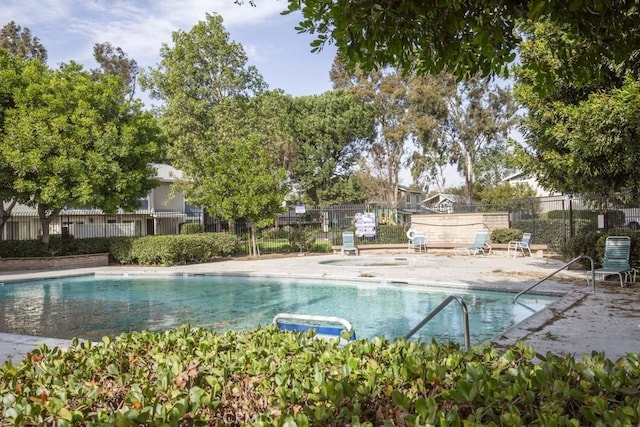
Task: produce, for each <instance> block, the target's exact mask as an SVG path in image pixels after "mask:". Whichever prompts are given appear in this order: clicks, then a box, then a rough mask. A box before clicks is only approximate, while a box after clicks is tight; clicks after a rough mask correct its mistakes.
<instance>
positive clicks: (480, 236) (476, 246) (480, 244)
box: [454, 229, 491, 255]
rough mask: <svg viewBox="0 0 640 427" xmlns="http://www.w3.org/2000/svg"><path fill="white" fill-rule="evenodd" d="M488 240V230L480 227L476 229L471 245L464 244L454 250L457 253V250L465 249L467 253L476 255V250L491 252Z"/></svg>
mask: <svg viewBox="0 0 640 427" xmlns="http://www.w3.org/2000/svg"><path fill="white" fill-rule="evenodd" d="M488 240H489V230H486V229H482V230H478V231H477V233H476V239H475V240H474V242H473V244H471V246H466V247H464V248H455V249H454V252H455V253H456V254H457V253H458V252H462V251H465V252H466V253H467V255H476V254H477V253H478V252H482V254H486V253H489V254H490V253H491V246H490V245H489V243H487V241H488Z"/></svg>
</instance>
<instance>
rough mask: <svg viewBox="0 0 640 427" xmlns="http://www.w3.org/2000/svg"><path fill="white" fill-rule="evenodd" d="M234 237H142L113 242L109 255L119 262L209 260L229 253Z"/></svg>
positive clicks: (160, 263) (144, 262)
mask: <svg viewBox="0 0 640 427" xmlns="http://www.w3.org/2000/svg"><path fill="white" fill-rule="evenodd" d="M237 244H238V238H237V237H236V236H234V235H232V234H229V233H198V234H185V235H166V236H143V237H133V238H128V239H124V240H119V241H116V242H114V243H113V244H112V246H111V250H110V254H111V256H112V257H113V259H114V261H117V262H119V263H121V264H142V265H165V266H167V265H179V264H192V263H201V262H208V261H211V260H212V259H213V258H214V257H216V256H229V255H231V254H233V253H234V252H235V250H236V246H237Z"/></svg>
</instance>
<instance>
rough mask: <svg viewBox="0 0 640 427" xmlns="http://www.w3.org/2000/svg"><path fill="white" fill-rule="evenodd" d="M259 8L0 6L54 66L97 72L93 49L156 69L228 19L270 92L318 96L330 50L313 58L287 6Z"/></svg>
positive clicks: (201, 0) (45, 2)
mask: <svg viewBox="0 0 640 427" xmlns="http://www.w3.org/2000/svg"><path fill="white" fill-rule="evenodd" d="M256 3H257V6H256V7H252V6H250V5H249V2H248V1H246V0H245V4H243V5H237V4H235V3H234V1H233V0H155V1H154V0H111V1H108V0H39V1H36V0H0V16H2V17H4V18H5V22H4V23H3V22H0V25H4V24H5V23H8V22H9V21H11V20H13V21H15V22H16V23H17V24H18V25H20V26H22V27H23V28H24V27H27V28H29V29H30V30H31V32H32V34H33V35H34V36H36V37H38V38H39V39H40V40H41V42H42V44H43V45H44V46H45V48H46V49H47V52H48V55H49V65H50V66H53V67H55V66H57V65H58V64H59V63H61V62H65V63H68V62H70V61H75V62H78V63H80V64H83V65H84V66H85V68H94V67H96V66H97V64H96V63H95V61H94V59H93V46H94V45H95V44H96V43H104V42H109V43H111V44H112V45H113V46H115V47H120V48H122V50H123V51H124V52H126V53H127V55H128V56H129V57H130V58H132V59H135V60H136V62H138V64H139V65H140V66H141V67H142V68H146V67H149V66H155V65H156V64H157V63H158V62H159V61H160V57H159V52H160V48H161V46H162V44H163V43H166V44H169V45H171V35H172V33H173V32H174V31H176V30H183V31H189V30H190V29H191V28H192V27H193V26H194V25H195V24H196V23H197V22H198V21H202V20H204V19H205V15H206V14H207V13H218V14H220V15H221V16H222V17H223V20H224V27H225V29H226V30H227V31H228V32H229V33H230V39H231V40H233V41H236V42H239V43H242V45H243V47H244V49H245V52H246V54H247V56H248V58H249V62H250V63H251V64H252V65H256V66H257V67H258V69H259V71H260V72H261V73H262V74H263V76H264V77H265V79H266V80H267V82H268V83H269V85H270V86H271V87H272V88H276V87H279V88H282V89H284V90H285V91H288V92H289V93H292V94H295V95H298V94H310V93H321V92H324V91H325V90H327V89H329V84H328V83H327V76H328V72H329V68H330V65H331V61H332V59H333V52H334V50H333V49H328V50H327V52H324V53H322V54H320V55H316V54H311V53H310V47H309V42H310V37H309V36H306V37H305V36H303V35H298V34H296V31H295V30H294V26H295V24H296V23H297V19H296V16H281V15H280V13H281V11H283V10H284V9H286V7H287V1H286V0H257V2H256Z"/></svg>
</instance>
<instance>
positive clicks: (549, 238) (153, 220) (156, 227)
mask: <svg viewBox="0 0 640 427" xmlns="http://www.w3.org/2000/svg"><path fill="white" fill-rule="evenodd" d="M428 212H432V213H433V210H426V209H425V211H424V212H421V213H422V214H426V213H428ZM448 212H450V213H466V212H468V213H477V212H508V214H509V224H510V228H518V229H520V230H521V231H523V232H531V233H532V242H533V243H543V244H547V245H550V246H551V247H552V248H554V249H560V248H561V247H562V245H563V244H565V243H566V242H567V241H568V240H569V239H570V238H571V237H572V236H575V235H579V234H582V233H588V232H592V231H596V230H603V231H606V230H616V229H625V230H638V229H640V205H638V204H637V203H621V202H617V201H615V200H610V199H593V198H591V199H586V198H581V197H567V196H553V197H544V198H531V199H522V200H515V201H511V202H509V203H506V204H487V203H481V204H457V205H453V206H452V207H451V208H450V209H449V210H448ZM363 214H365V215H363ZM367 221H373V227H375V229H376V232H375V233H374V234H370V233H369V232H368V231H367V228H366V227H368V226H370V225H371V224H367ZM410 223H411V214H410V213H406V212H405V213H402V212H401V213H400V214H398V213H397V212H394V211H391V210H389V209H383V208H379V207H376V206H372V205H365V204H361V205H341V206H329V207H309V206H304V207H302V206H297V207H295V208H291V209H289V210H288V211H287V212H285V213H283V214H280V215H277V216H276V217H275V218H274V221H273V225H272V226H269V227H266V228H262V229H258V230H256V236H257V240H258V244H259V248H260V251H261V253H273V252H296V251H307V250H314V245H316V248H315V249H320V250H321V248H322V247H324V248H325V249H326V248H327V247H330V246H331V245H336V244H340V243H341V233H342V231H344V230H355V232H356V236H357V237H358V238H359V239H360V243H361V244H366V243H405V242H406V236H405V232H406V230H407V229H408V228H409V226H410ZM187 224H198V225H199V226H201V230H203V231H207V232H222V231H227V232H228V231H230V230H233V231H234V232H235V233H236V234H237V235H238V236H239V237H240V239H241V241H242V242H244V245H245V246H244V250H245V252H247V253H249V252H250V247H251V244H252V242H251V241H250V236H251V233H250V231H251V230H250V228H249V227H250V224H248V223H247V222H245V221H238V222H236V223H235V224H233V226H230V225H229V223H228V222H226V221H221V220H218V219H215V218H210V217H208V216H207V215H206V214H200V215H190V214H188V213H181V212H153V213H149V212H138V213H130V214H117V215H107V214H104V213H102V212H101V211H91V210H76V211H73V212H66V213H63V214H62V215H60V216H58V217H56V218H55V219H54V220H53V221H52V222H51V223H50V225H49V232H50V234H52V235H62V236H73V237H74V238H76V239H82V238H90V237H115V236H145V235H161V234H164V235H166V234H180V233H182V232H187V230H188V229H191V230H190V231H192V230H193V226H188V227H186V228H185V226H186V225H187ZM363 224H364V228H361V227H360V226H361V225H363ZM359 231H360V234H358V232H359ZM41 236H42V226H41V224H40V221H39V220H38V218H37V217H36V216H35V215H33V214H27V213H24V212H20V213H14V214H13V215H12V216H11V217H10V218H9V220H8V221H7V222H6V224H5V225H4V227H3V229H2V230H0V238H1V239H3V240H27V239H39V238H41Z"/></svg>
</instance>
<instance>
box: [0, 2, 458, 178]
mask: <svg viewBox="0 0 640 427" xmlns="http://www.w3.org/2000/svg"><path fill="white" fill-rule="evenodd" d="M244 3H245V4H243V5H237V4H235V3H234V0H0V17H1V18H0V26H4V25H6V24H8V23H9V22H11V21H14V22H15V23H16V24H17V25H19V26H20V27H22V28H23V29H24V28H28V29H29V30H30V31H31V35H32V36H33V37H38V38H39V39H40V43H42V45H43V46H44V47H45V48H46V50H47V56H48V60H47V62H48V65H49V66H50V67H52V68H56V67H57V66H58V64H60V63H63V62H64V63H69V62H71V61H75V62H77V63H80V64H82V65H83V66H84V67H85V69H92V68H97V67H98V64H97V63H96V62H95V60H94V58H93V46H94V45H95V44H96V43H105V42H109V43H111V45H112V46H113V47H120V48H121V49H122V50H123V51H124V52H125V53H126V54H127V55H128V57H129V58H130V59H134V60H135V61H136V62H137V63H138V66H139V67H140V68H141V69H144V70H146V69H148V68H149V67H155V66H156V65H157V64H158V63H159V62H160V48H161V46H162V45H163V44H167V45H169V46H172V38H171V35H172V33H173V32H174V31H177V30H182V31H185V32H188V31H190V30H191V28H193V26H194V25H195V24H197V23H198V22H199V21H204V20H205V18H206V14H207V13H218V14H219V15H221V16H222V18H223V25H224V27H225V29H226V31H227V32H228V33H229V39H230V40H231V41H234V42H237V43H240V44H242V46H243V47H244V50H245V53H246V54H247V57H248V62H249V65H254V66H255V67H257V69H258V71H259V72H260V74H261V75H262V77H263V78H264V80H265V81H266V82H267V84H268V85H269V89H282V90H284V92H286V93H288V94H290V95H293V96H303V95H316V94H321V93H324V92H326V91H329V90H331V89H332V85H331V80H330V79H329V71H330V69H331V64H332V62H333V58H334V56H335V53H336V49H335V47H334V46H332V45H328V46H325V47H324V48H323V50H322V51H320V52H319V53H311V46H310V43H311V42H312V41H313V36H312V35H309V34H298V32H297V31H296V30H295V26H296V24H298V22H299V21H300V17H301V15H300V14H293V15H287V16H284V15H281V12H282V11H283V10H284V9H285V8H286V6H287V4H288V2H287V1H286V0H256V1H255V3H256V4H257V6H256V7H252V6H250V5H249V1H248V0H245V1H244ZM137 93H138V95H139V96H140V98H141V99H142V101H143V102H144V103H145V104H146V105H147V106H148V107H151V106H152V105H151V104H152V103H153V101H152V100H150V99H149V98H148V96H146V95H145V94H143V93H140V91H139V88H138V91H137ZM448 175H449V176H448V177H447V182H448V183H449V184H450V185H457V182H456V181H460V178H459V175H457V174H456V173H455V172H453V173H452V172H450V173H448ZM400 179H401V183H402V184H404V185H409V184H411V182H412V179H411V177H410V174H409V172H408V171H407V170H403V171H402V172H401V176H400Z"/></svg>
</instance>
